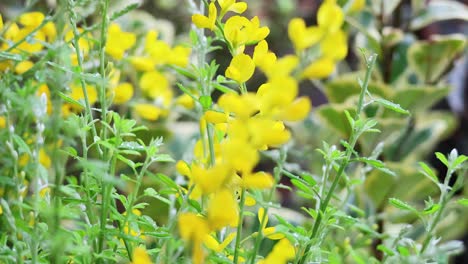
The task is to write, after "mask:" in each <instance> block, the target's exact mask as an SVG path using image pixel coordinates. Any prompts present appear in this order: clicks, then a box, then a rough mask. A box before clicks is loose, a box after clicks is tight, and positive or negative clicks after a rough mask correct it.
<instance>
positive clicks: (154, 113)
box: [134, 104, 162, 121]
mask: <svg viewBox="0 0 468 264" xmlns="http://www.w3.org/2000/svg"><path fill="white" fill-rule="evenodd" d="M134 109H135V112H136V113H137V114H138V115H139V116H141V117H142V118H143V119H146V120H150V121H155V120H157V119H158V118H159V116H161V113H162V111H161V108H158V107H156V106H154V105H152V104H136V105H135V106H134Z"/></svg>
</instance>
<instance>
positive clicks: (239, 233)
mask: <svg viewBox="0 0 468 264" xmlns="http://www.w3.org/2000/svg"><path fill="white" fill-rule="evenodd" d="M244 204H245V189H244V188H242V191H241V197H240V203H239V219H238V225H237V234H236V248H235V249H234V264H237V263H238V262H239V251H240V241H241V236H242V222H243V221H244Z"/></svg>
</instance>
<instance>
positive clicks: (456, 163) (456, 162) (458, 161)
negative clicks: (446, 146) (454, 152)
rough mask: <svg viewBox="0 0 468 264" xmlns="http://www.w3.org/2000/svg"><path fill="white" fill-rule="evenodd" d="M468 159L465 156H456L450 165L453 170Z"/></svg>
mask: <svg viewBox="0 0 468 264" xmlns="http://www.w3.org/2000/svg"><path fill="white" fill-rule="evenodd" d="M467 160H468V157H467V156H465V155H460V156H458V157H457V158H456V159H455V160H454V161H453V163H452V167H453V169H454V170H456V169H457V168H458V166H459V165H461V164H463V162H465V161H467Z"/></svg>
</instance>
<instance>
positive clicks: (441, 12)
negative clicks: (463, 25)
mask: <svg viewBox="0 0 468 264" xmlns="http://www.w3.org/2000/svg"><path fill="white" fill-rule="evenodd" d="M450 19H460V20H465V21H468V8H467V7H466V5H464V4H462V3H458V2H456V1H444V0H438V1H430V2H429V4H428V5H427V6H426V7H425V8H421V10H420V12H419V14H417V15H416V16H415V18H414V19H413V20H412V21H411V23H410V28H411V29H412V30H418V29H421V28H423V27H425V26H427V25H429V24H432V23H434V22H437V21H443V20H450Z"/></svg>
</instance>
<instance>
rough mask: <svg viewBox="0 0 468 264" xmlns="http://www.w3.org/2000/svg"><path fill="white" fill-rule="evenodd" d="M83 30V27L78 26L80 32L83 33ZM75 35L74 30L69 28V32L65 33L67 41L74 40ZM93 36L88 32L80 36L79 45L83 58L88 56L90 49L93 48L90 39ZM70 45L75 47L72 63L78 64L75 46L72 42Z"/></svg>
mask: <svg viewBox="0 0 468 264" xmlns="http://www.w3.org/2000/svg"><path fill="white" fill-rule="evenodd" d="M82 32H83V29H82V28H78V33H80V34H82ZM74 37H75V36H74V34H73V30H67V33H65V41H67V42H73V39H74ZM91 37H92V36H91V34H90V33H87V34H85V35H84V36H82V35H81V37H79V38H78V46H79V47H80V53H81V56H82V57H83V58H85V57H86V56H88V53H89V50H90V48H91V42H90V41H89V39H91ZM70 47H71V48H72V49H73V54H72V55H71V62H72V65H78V56H77V55H76V52H75V48H74V47H73V45H72V44H71V45H70Z"/></svg>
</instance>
